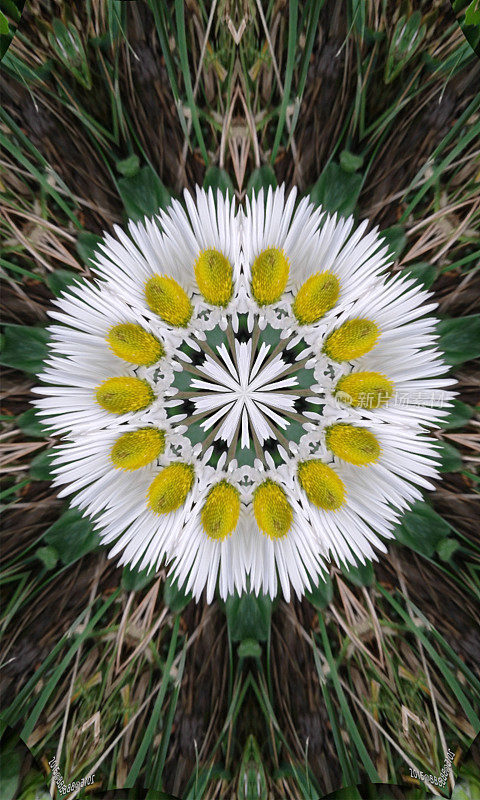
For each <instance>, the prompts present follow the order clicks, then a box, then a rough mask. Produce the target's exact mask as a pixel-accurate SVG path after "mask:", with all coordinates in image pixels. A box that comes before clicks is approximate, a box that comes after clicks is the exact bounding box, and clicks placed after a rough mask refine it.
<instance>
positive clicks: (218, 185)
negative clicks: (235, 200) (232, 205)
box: [203, 167, 235, 197]
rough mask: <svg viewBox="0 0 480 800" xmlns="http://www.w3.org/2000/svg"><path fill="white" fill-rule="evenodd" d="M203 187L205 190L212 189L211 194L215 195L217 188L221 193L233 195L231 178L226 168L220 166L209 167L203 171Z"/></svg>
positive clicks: (233, 188)
mask: <svg viewBox="0 0 480 800" xmlns="http://www.w3.org/2000/svg"><path fill="white" fill-rule="evenodd" d="M203 188H204V189H205V191H208V189H210V188H211V189H212V191H213V196H214V197H216V196H217V189H220V191H221V193H222V194H223V195H226V194H227V193H228V194H229V195H230V197H233V196H234V195H235V187H234V185H233V183H232V179H231V178H230V175H229V174H228V172H226V170H224V169H221V168H220V167H209V168H208V169H207V171H206V173H205V178H204V181H203Z"/></svg>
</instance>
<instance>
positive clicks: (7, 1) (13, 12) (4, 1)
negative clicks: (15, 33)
mask: <svg viewBox="0 0 480 800" xmlns="http://www.w3.org/2000/svg"><path fill="white" fill-rule="evenodd" d="M0 6H1V7H2V11H3V12H4V13H5V14H6V15H7V16H8V17H11V18H12V20H13V21H14V22H16V23H19V22H20V19H21V17H22V8H23V2H15V0H1V2H0Z"/></svg>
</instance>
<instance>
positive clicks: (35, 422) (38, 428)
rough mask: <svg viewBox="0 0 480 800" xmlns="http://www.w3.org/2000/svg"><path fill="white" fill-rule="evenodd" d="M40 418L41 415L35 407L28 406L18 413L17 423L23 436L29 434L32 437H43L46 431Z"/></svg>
mask: <svg viewBox="0 0 480 800" xmlns="http://www.w3.org/2000/svg"><path fill="white" fill-rule="evenodd" d="M41 420H42V417H40V416H39V414H38V411H37V410H36V409H35V408H29V409H28V411H24V412H23V414H20V416H19V417H18V419H17V425H18V427H19V428H20V430H21V431H22V433H24V434H25V436H31V437H32V438H33V439H45V437H46V436H48V431H47V429H46V427H45V425H43V423H42V421H41Z"/></svg>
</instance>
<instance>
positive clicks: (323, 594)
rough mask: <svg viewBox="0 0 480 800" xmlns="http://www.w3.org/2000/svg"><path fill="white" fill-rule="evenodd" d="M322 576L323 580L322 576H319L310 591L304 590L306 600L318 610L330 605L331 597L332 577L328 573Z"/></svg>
mask: <svg viewBox="0 0 480 800" xmlns="http://www.w3.org/2000/svg"><path fill="white" fill-rule="evenodd" d="M323 577H324V578H325V580H322V576H319V579H318V584H317V586H314V588H313V589H312V591H311V592H305V597H306V598H307V600H308V601H309V602H310V603H311V604H312V606H315V608H317V609H318V610H319V611H321V610H322V609H324V608H326V607H327V606H328V605H330V603H331V602H332V598H333V584H332V579H331V578H330V575H328V574H325V575H324V576H323Z"/></svg>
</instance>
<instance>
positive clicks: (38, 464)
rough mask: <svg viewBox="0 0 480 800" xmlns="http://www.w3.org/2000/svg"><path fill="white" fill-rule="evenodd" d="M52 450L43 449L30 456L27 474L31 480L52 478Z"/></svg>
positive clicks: (48, 479)
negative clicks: (32, 456) (33, 456)
mask: <svg viewBox="0 0 480 800" xmlns="http://www.w3.org/2000/svg"><path fill="white" fill-rule="evenodd" d="M53 454H54V453H53V450H44V451H43V452H42V453H39V454H38V455H36V456H35V458H32V460H31V462H30V470H29V475H30V477H31V479H32V480H33V481H50V480H51V479H52V478H53V474H52V472H51V469H52V456H53Z"/></svg>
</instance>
